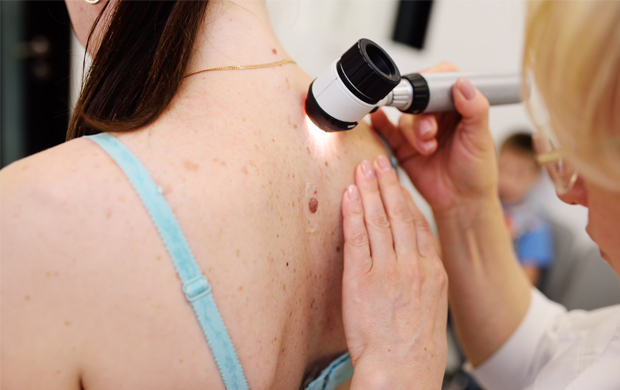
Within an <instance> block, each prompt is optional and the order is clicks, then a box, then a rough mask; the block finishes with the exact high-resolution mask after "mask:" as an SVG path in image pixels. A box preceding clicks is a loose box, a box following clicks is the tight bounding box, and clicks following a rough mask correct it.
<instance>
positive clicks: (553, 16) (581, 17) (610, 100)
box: [523, 0, 620, 188]
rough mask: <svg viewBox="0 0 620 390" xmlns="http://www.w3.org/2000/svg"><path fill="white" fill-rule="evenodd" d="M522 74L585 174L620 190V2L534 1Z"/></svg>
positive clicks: (530, 5)
mask: <svg viewBox="0 0 620 390" xmlns="http://www.w3.org/2000/svg"><path fill="white" fill-rule="evenodd" d="M523 71H524V75H527V74H528V73H531V74H532V75H533V78H534V82H535V84H536V87H537V88H538V90H539V91H540V94H541V96H542V98H543V100H544V102H545V105H546V107H547V109H548V111H549V116H550V120H551V126H552V128H553V130H554V131H553V132H554V134H555V136H556V137H557V139H558V142H559V144H560V147H561V148H562V150H564V152H565V153H566V156H567V157H568V159H570V161H571V162H572V163H573V164H574V165H575V166H576V168H577V169H578V171H579V172H580V174H581V175H583V176H585V177H587V178H588V179H589V180H593V181H595V182H597V183H598V184H599V185H602V186H605V187H612V188H618V187H620V1H592V0H590V1H557V0H556V1H554V0H534V1H531V2H530V3H529V9H528V17H527V23H526V37H525V52H524V56H523ZM524 79H525V77H524Z"/></svg>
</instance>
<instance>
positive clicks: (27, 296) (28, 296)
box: [26, 263, 288, 301]
mask: <svg viewBox="0 0 620 390" xmlns="http://www.w3.org/2000/svg"><path fill="white" fill-rule="evenodd" d="M286 265H288V263H286ZM26 300H27V301H29V300H30V295H26Z"/></svg>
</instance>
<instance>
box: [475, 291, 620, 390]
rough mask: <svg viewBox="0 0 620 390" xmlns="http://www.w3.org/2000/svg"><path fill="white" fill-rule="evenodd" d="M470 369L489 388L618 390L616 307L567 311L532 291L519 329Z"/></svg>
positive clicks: (619, 320) (619, 314)
mask: <svg viewBox="0 0 620 390" xmlns="http://www.w3.org/2000/svg"><path fill="white" fill-rule="evenodd" d="M471 373H472V374H473V376H474V378H476V380H477V381H478V382H479V383H480V384H481V385H482V386H483V387H484V388H486V389H488V390H513V389H514V390H522V389H527V390H539V389H540V390H542V389H544V390H554V389H584V390H586V389H587V390H612V389H613V390H620V305H616V306H610V307H606V308H603V309H598V310H594V311H590V312H588V311H583V310H573V311H570V312H567V311H566V308H564V307H563V306H562V305H559V304H557V303H555V302H552V301H550V300H549V299H547V298H546V297H545V296H544V295H543V294H542V293H540V292H539V291H538V290H536V289H532V300H531V303H530V307H529V309H528V311H527V314H526V315H525V317H524V318H523V321H522V322H521V324H520V325H519V327H518V328H517V330H516V331H515V332H514V333H513V334H512V336H510V338H509V339H508V340H507V341H506V343H504V345H503V346H502V347H501V348H500V349H499V350H498V351H497V352H495V354H494V355H493V356H491V357H490V358H489V359H488V360H487V361H485V362H484V363H482V364H481V365H480V366H478V367H477V368H476V369H474V370H471Z"/></svg>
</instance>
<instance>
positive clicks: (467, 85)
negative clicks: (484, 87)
mask: <svg viewBox="0 0 620 390" xmlns="http://www.w3.org/2000/svg"><path fill="white" fill-rule="evenodd" d="M458 83H459V89H460V90H461V93H462V94H463V96H465V99H467V100H472V99H473V98H474V97H475V96H476V91H475V90H474V86H473V85H471V82H470V81H469V80H467V79H466V78H464V77H461V78H460V79H459V80H458Z"/></svg>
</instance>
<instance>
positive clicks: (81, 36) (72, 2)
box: [65, 0, 115, 56]
mask: <svg viewBox="0 0 620 390" xmlns="http://www.w3.org/2000/svg"><path fill="white" fill-rule="evenodd" d="M113 1H115V0H101V1H99V2H98V3H96V4H92V3H89V2H87V1H86V0H65V4H66V5H67V10H68V11H69V16H70V17H71V24H72V25H73V31H74V32H75V35H76V36H77V38H78V40H79V41H80V43H81V44H82V46H84V47H86V42H87V41H88V35H89V34H90V30H91V29H92V27H93V24H94V23H95V20H97V17H98V16H99V14H100V13H101V12H102V11H103V10H104V8H105V14H104V15H103V16H102V18H101V20H100V22H99V24H98V25H97V29H96V30H95V33H94V34H93V39H92V41H91V43H90V47H89V48H88V53H89V54H90V55H91V56H92V55H93V54H94V53H95V52H96V51H97V50H96V49H97V47H98V46H99V45H98V43H99V41H100V39H101V38H102V33H103V31H104V30H103V27H104V26H106V25H107V23H106V21H107V20H108V17H107V16H109V14H110V13H111V12H112V9H113V8H114V7H113V4H109V5H108V3H109V2H113ZM106 5H107V7H106Z"/></svg>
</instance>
